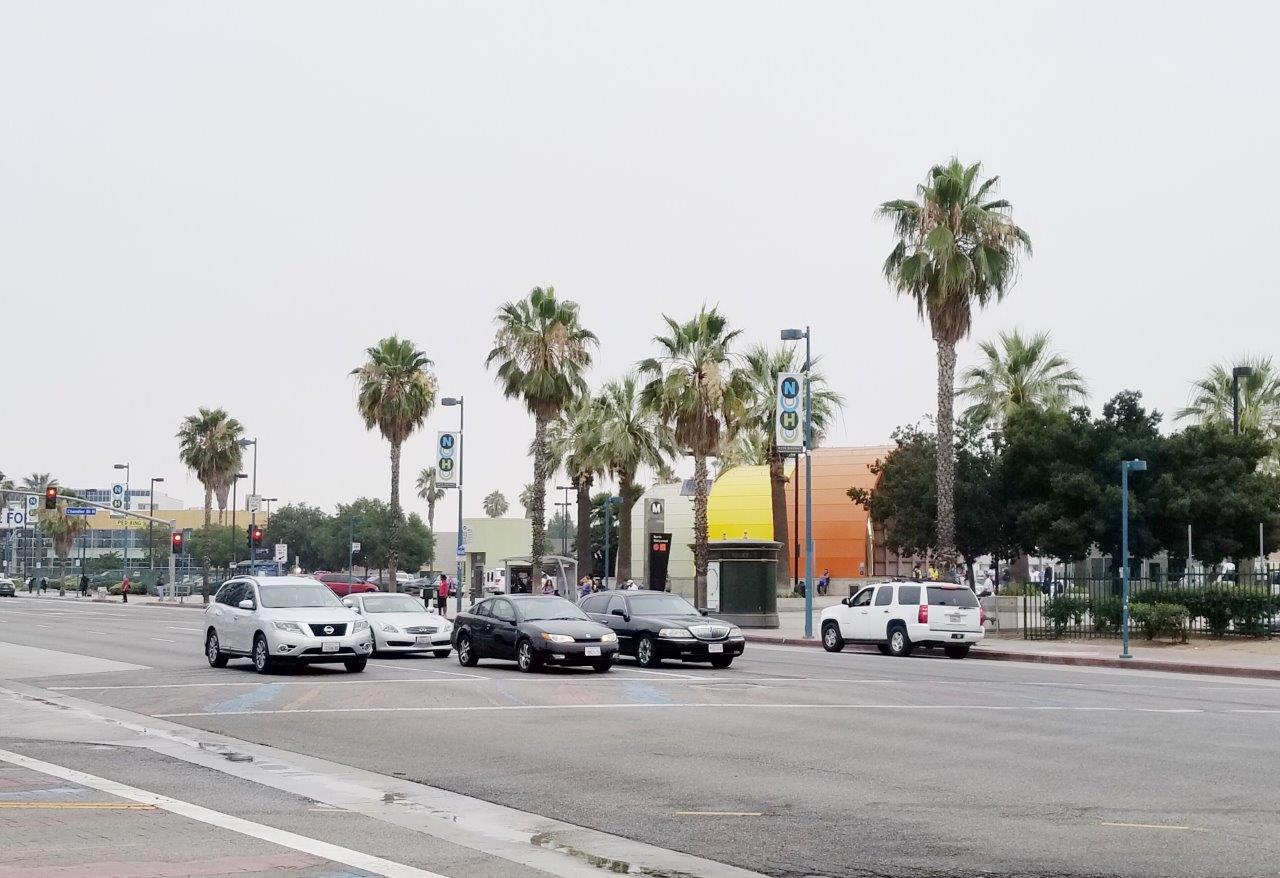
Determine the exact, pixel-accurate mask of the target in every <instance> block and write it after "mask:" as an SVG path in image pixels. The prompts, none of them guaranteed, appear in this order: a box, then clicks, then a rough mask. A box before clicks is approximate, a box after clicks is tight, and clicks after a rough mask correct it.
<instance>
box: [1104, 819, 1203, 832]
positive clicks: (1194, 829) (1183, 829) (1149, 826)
mask: <svg viewBox="0 0 1280 878" xmlns="http://www.w3.org/2000/svg"><path fill="white" fill-rule="evenodd" d="M1099 825H1101V826H1113V827H1117V828H1119V829H1173V830H1178V831H1181V832H1207V830H1205V829H1201V828H1199V827H1197V826H1174V825H1171V824H1168V823H1112V822H1108V821H1106V820H1103V821H1102V822H1101V823H1100V824H1099Z"/></svg>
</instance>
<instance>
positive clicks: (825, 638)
mask: <svg viewBox="0 0 1280 878" xmlns="http://www.w3.org/2000/svg"><path fill="white" fill-rule="evenodd" d="M822 648H823V649H825V650H826V651H827V652H840V651H841V650H843V649H844V637H843V636H841V634H840V626H839V625H838V624H837V623H835V622H828V623H827V624H825V625H823V626H822Z"/></svg>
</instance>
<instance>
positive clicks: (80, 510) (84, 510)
mask: <svg viewBox="0 0 1280 878" xmlns="http://www.w3.org/2000/svg"><path fill="white" fill-rule="evenodd" d="M62 511H63V514H65V515H93V514H95V513H96V512H97V511H98V510H96V509H94V508H93V507H92V506H68V507H67V508H66V509H64V510H62Z"/></svg>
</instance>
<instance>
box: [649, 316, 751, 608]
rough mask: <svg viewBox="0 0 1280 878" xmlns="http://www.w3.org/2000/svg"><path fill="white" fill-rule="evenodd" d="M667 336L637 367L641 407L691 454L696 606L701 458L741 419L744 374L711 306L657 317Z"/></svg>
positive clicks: (702, 580) (703, 590) (701, 575)
mask: <svg viewBox="0 0 1280 878" xmlns="http://www.w3.org/2000/svg"><path fill="white" fill-rule="evenodd" d="M663 319H664V320H665V321H666V323H667V334H666V335H659V336H656V337H655V338H654V342H655V343H656V344H657V345H658V347H659V348H660V349H661V354H660V355H659V356H658V357H655V358H650V359H647V360H645V361H644V362H642V363H641V364H640V373H641V375H642V376H644V377H645V378H646V379H648V383H647V384H645V386H644V388H643V389H642V390H641V392H640V398H641V399H642V400H643V401H644V404H645V405H646V406H648V407H649V408H650V409H652V410H653V411H655V412H657V414H658V417H659V418H661V420H662V421H663V422H664V423H666V424H669V425H671V426H673V427H674V429H675V436H676V443H677V444H678V445H679V447H680V448H681V449H682V450H684V451H685V452H686V453H688V454H691V455H693V569H694V592H695V596H696V598H697V601H698V604H699V606H705V605H706V599H707V560H708V558H707V494H708V491H709V484H708V479H707V457H709V456H711V455H713V454H715V453H716V451H717V450H718V449H719V448H720V437H721V434H722V432H726V431H727V429H728V427H730V426H731V425H733V424H735V423H737V421H738V419H739V418H740V417H741V415H742V411H743V409H744V405H745V400H746V399H747V397H748V396H749V393H750V390H749V386H748V379H747V376H746V374H745V373H744V372H743V371H742V370H741V369H740V368H737V367H735V366H734V365H733V362H732V360H731V353H730V347H731V346H732V345H733V342H734V341H735V340H736V339H737V337H738V335H739V334H740V330H733V331H730V330H729V324H728V321H727V320H725V318H724V316H723V315H722V314H721V313H720V311H719V310H718V309H716V308H711V309H709V310H708V309H707V307H706V306H705V305H704V306H703V307H702V309H701V310H700V311H698V313H697V314H696V315H694V317H693V318H692V319H691V320H689V321H688V322H686V323H679V322H677V321H675V320H673V319H671V318H670V317H667V316H666V315H665V314H664V315H663Z"/></svg>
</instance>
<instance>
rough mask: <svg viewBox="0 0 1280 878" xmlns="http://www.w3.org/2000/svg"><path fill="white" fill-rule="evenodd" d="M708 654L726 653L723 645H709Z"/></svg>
mask: <svg viewBox="0 0 1280 878" xmlns="http://www.w3.org/2000/svg"><path fill="white" fill-rule="evenodd" d="M707 652H724V644H723V643H708V644H707Z"/></svg>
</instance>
